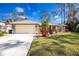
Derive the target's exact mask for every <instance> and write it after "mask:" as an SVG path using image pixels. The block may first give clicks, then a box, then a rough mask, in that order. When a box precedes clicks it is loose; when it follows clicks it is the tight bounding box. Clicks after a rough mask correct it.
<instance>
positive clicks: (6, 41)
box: [0, 34, 34, 56]
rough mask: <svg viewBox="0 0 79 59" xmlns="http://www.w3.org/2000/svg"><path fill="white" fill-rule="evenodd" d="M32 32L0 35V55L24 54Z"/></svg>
mask: <svg viewBox="0 0 79 59" xmlns="http://www.w3.org/2000/svg"><path fill="white" fill-rule="evenodd" d="M33 36H34V34H8V35H6V36H3V37H0V56H26V55H27V53H28V51H29V48H30V46H31V43H32V40H33V38H34V37H33Z"/></svg>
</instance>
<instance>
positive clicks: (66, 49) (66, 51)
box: [28, 32, 79, 56]
mask: <svg viewBox="0 0 79 59" xmlns="http://www.w3.org/2000/svg"><path fill="white" fill-rule="evenodd" d="M28 55H30V56H79V34H78V33H72V32H66V33H58V34H56V35H52V36H50V37H48V38H38V39H34V40H33V42H32V46H31V49H30V51H29V54H28Z"/></svg>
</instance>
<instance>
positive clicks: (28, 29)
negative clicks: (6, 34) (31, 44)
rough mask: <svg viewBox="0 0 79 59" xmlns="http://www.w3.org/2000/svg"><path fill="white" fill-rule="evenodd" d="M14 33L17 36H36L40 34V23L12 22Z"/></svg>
mask: <svg viewBox="0 0 79 59" xmlns="http://www.w3.org/2000/svg"><path fill="white" fill-rule="evenodd" d="M11 24H12V30H13V33H17V34H24V33H25V34H27V33H29V34H35V33H40V29H39V26H40V25H39V23H37V22H35V21H32V20H21V21H15V22H12V23H11Z"/></svg>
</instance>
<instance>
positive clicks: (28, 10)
mask: <svg viewBox="0 0 79 59" xmlns="http://www.w3.org/2000/svg"><path fill="white" fill-rule="evenodd" d="M57 8H58V7H57V5H56V4H55V3H48V4H47V3H44V4H43V3H1V4H0V19H4V18H9V17H10V14H11V13H13V12H17V11H18V10H19V11H23V12H25V15H26V17H28V18H30V19H31V20H34V21H37V22H39V21H40V12H41V11H44V10H47V11H49V12H51V11H54V10H56V9H57ZM55 18H56V20H53V19H52V21H53V22H54V23H55V22H59V23H60V22H61V17H59V16H58V15H57V16H55Z"/></svg>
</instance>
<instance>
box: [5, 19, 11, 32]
mask: <svg viewBox="0 0 79 59" xmlns="http://www.w3.org/2000/svg"><path fill="white" fill-rule="evenodd" d="M4 24H5V31H6V32H7V33H10V31H12V25H11V22H10V21H9V20H6V21H4Z"/></svg>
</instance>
